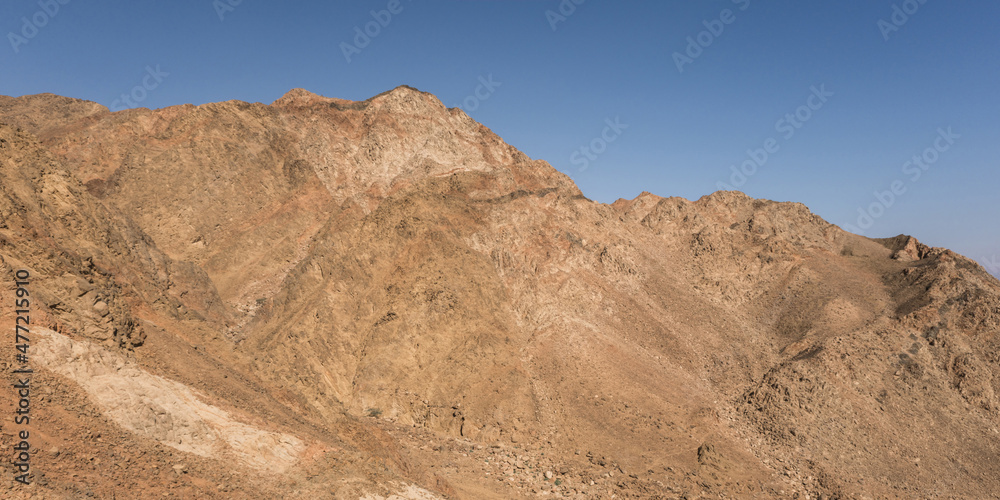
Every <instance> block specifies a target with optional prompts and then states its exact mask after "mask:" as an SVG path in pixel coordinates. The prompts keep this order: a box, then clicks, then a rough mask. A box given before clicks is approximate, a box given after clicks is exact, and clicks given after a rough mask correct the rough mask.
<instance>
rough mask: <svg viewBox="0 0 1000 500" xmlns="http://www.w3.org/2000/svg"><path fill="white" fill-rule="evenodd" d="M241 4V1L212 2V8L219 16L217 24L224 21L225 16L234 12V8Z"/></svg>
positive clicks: (220, 0) (217, 0)
mask: <svg viewBox="0 0 1000 500" xmlns="http://www.w3.org/2000/svg"><path fill="white" fill-rule="evenodd" d="M241 3H243V0H214V1H213V2H212V8H213V9H215V13H216V14H218V15H219V22H222V21H225V20H226V14H228V13H230V12H233V11H234V10H236V7H239V6H240V4H241Z"/></svg>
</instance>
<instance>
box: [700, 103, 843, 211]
mask: <svg viewBox="0 0 1000 500" xmlns="http://www.w3.org/2000/svg"><path fill="white" fill-rule="evenodd" d="M809 90H810V94H809V97H806V101H805V103H804V104H802V105H801V106H799V107H797V108H795V110H793V111H792V112H790V113H785V116H783V117H781V118H779V119H778V121H776V122H775V123H774V130H775V132H778V133H779V134H781V140H784V141H787V140H789V139H791V138H792V137H794V136H795V134H796V132H797V131H798V130H799V129H801V128H802V127H804V126H805V124H806V122H808V121H809V120H811V119H812V118H813V116H814V115H815V113H816V112H817V111H819V110H820V109H823V106H824V105H826V103H827V101H828V100H830V98H831V97H833V92H830V91H829V90H826V85H825V84H820V86H819V87H817V86H815V85H813V86H812V87H809ZM780 150H781V141H779V140H778V138H777V137H775V136H771V137H768V138H767V139H764V141H763V143H761V146H760V147H759V148H756V149H748V150H747V159H746V160H743V163H741V164H740V166H739V167H737V166H736V165H731V166H730V167H729V170H730V171H732V174H730V175H729V182H730V183H729V184H727V183H725V182H722V181H719V182H717V183H715V188H716V189H719V190H724V191H736V190H737V189H738V188H739V187H741V186H743V185H744V184H746V183H747V181H748V180H749V179H750V178H751V177H753V176H754V175H755V174H756V173H757V171H758V170H759V169H760V168H761V167H763V166H764V165H765V164H766V163H767V160H769V159H770V158H771V156H773V155H774V154H775V153H777V152H778V151H780Z"/></svg>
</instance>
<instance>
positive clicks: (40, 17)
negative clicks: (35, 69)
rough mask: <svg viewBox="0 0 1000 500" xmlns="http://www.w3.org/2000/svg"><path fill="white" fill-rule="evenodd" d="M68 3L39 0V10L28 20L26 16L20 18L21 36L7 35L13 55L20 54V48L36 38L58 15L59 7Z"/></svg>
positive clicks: (15, 34) (64, 1) (55, 0)
mask: <svg viewBox="0 0 1000 500" xmlns="http://www.w3.org/2000/svg"><path fill="white" fill-rule="evenodd" d="M69 2H70V0H39V1H38V7H39V8H40V10H38V11H36V12H35V13H34V14H32V15H31V17H30V18H29V17H27V16H25V17H22V18H21V34H17V33H14V32H13V31H11V32H8V33H7V40H8V41H10V46H11V47H12V48H13V49H14V53H15V54H17V53H20V52H21V46H22V45H27V44H28V43H29V42H30V41H31V40H32V39H34V38H35V37H36V36H38V31H39V30H40V29H42V28H44V27H46V26H48V24H49V21H51V20H52V19H53V18H54V17H56V15H57V14H59V6H60V5H67V4H69Z"/></svg>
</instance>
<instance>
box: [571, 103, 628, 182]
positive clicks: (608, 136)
mask: <svg viewBox="0 0 1000 500" xmlns="http://www.w3.org/2000/svg"><path fill="white" fill-rule="evenodd" d="M604 124H605V127H604V130H602V131H601V134H600V135H598V136H597V137H595V138H594V139H593V140H591V141H590V143H589V144H587V145H586V146H582V147H580V148H579V149H577V150H576V151H574V152H573V154H571V155H570V156H569V162H570V163H572V164H573V165H579V168H578V169H577V172H578V173H579V172H584V171H586V170H587V169H588V168H590V163H591V162H593V161H597V157H598V156H600V155H602V154H604V152H605V151H607V150H608V145H609V144H611V143H613V142H615V141H616V140H618V138H619V137H621V135H622V131H624V130H625V129H627V128H628V125H627V124H625V123H622V122H621V118H620V117H617V116H616V117H615V119H614V120H612V119H611V118H607V119H605V120H604Z"/></svg>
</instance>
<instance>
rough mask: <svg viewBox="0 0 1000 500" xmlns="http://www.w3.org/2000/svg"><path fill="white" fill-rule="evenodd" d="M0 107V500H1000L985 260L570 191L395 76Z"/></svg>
mask: <svg viewBox="0 0 1000 500" xmlns="http://www.w3.org/2000/svg"><path fill="white" fill-rule="evenodd" d="M0 123H4V124H5V125H0V195H2V196H0V265H2V267H3V273H4V276H5V286H4V288H3V290H2V293H0V301H2V302H0V303H2V304H3V306H2V308H0V313H2V317H3V321H4V322H5V323H4V324H6V325H13V323H14V314H15V313H14V307H13V304H14V297H13V294H14V288H15V287H14V272H15V270H17V269H28V270H30V272H31V274H32V276H33V279H32V283H31V287H32V290H33V293H34V295H33V298H34V302H33V304H32V308H33V310H32V313H33V316H32V329H33V331H34V332H35V333H33V335H34V337H35V338H33V346H32V349H33V358H32V363H33V365H34V366H35V367H36V372H37V373H36V375H35V379H34V381H33V384H35V386H36V391H37V393H36V395H35V396H34V399H33V410H32V411H35V412H36V413H35V415H34V417H33V425H34V427H33V428H34V429H36V430H37V433H36V432H33V433H32V435H33V436H37V437H36V438H34V442H33V443H32V446H34V447H35V448H36V449H37V451H36V455H35V458H34V461H35V462H34V464H33V467H34V469H33V470H34V471H36V475H35V477H34V480H35V482H36V484H35V485H34V486H31V487H25V486H23V485H21V484H18V483H15V482H13V481H12V480H11V479H10V477H11V476H10V475H7V476H6V477H5V478H4V479H3V480H2V481H3V482H9V486H10V487H9V488H5V489H4V493H0V496H2V495H7V497H10V498H31V497H33V496H34V497H37V498H79V497H81V496H83V495H88V494H90V495H93V496H96V497H100V498H112V497H113V496H114V495H118V497H122V496H124V495H125V494H126V493H127V492H136V491H138V492H140V493H139V494H140V495H142V496H143V497H148V498H163V497H176V498H191V497H203V498H204V497H221V498H227V497H231V498H277V497H288V498H324V497H331V498H359V497H364V496H367V498H470V499H473V498H475V499H478V498H529V497H535V496H543V495H546V496H556V497H567V498H612V497H614V498H696V497H699V496H702V497H707V498H732V497H750V496H754V497H781V498H784V497H794V496H797V497H798V498H828V499H830V498H862V497H899V498H904V497H934V496H942V497H962V498H984V497H997V496H998V494H997V492H998V491H1000V429H998V427H1000V423H998V418H1000V398H998V394H1000V339H998V335H1000V282H998V281H997V280H996V278H994V277H992V276H990V275H989V274H988V273H986V272H985V271H984V270H983V269H982V268H981V267H980V266H979V265H978V264H976V263H975V262H973V261H972V260H970V259H967V258H965V257H963V256H960V255H957V254H955V253H953V252H951V251H949V250H946V249H942V248H928V247H926V246H925V245H923V244H921V243H919V242H917V241H916V240H915V239H913V238H910V237H907V236H899V237H896V238H891V239H884V240H874V239H869V238H864V237H861V236H857V235H853V234H850V233H847V232H845V231H843V230H841V229H840V228H838V227H836V226H834V225H831V224H829V223H827V222H826V221H824V220H822V219H821V218H820V217H818V216H816V215H814V214H812V213H811V212H810V211H809V210H808V209H807V208H806V207H805V206H803V205H801V204H795V203H776V202H772V201H768V200H754V199H751V198H749V197H747V196H745V195H743V194H741V193H738V192H719V193H715V194H712V195H710V196H705V197H703V198H701V199H699V200H697V201H689V200H686V199H682V198H663V197H660V196H656V195H653V194H649V193H643V194H642V195H640V196H638V197H637V198H635V199H634V200H619V201H617V202H616V203H613V204H611V205H606V204H601V203H597V202H594V201H591V200H589V199H587V198H586V197H584V196H583V195H582V194H581V192H580V191H579V190H578V189H577V188H576V186H575V185H574V184H573V182H572V181H571V180H570V179H568V178H567V177H566V176H564V175H563V174H561V173H559V172H557V171H556V170H555V169H553V168H552V167H551V166H549V165H548V164H547V163H545V162H543V161H538V160H532V159H530V158H528V157H527V156H526V155H524V154H523V153H521V152H519V151H517V150H516V149H515V148H514V147H512V146H510V145H507V144H506V143H504V142H503V140H501V139H500V138H499V137H497V136H496V135H495V134H493V133H492V132H491V131H490V130H489V129H487V128H486V127H484V126H483V125H481V124H479V123H477V122H475V121H474V120H472V119H471V118H469V117H468V116H467V115H465V114H464V113H463V112H462V111H461V110H458V109H448V108H446V107H445V106H443V105H442V104H441V102H440V101H438V100H437V99H436V98H435V97H434V96H432V95H430V94H427V93H424V92H420V91H417V90H415V89H412V88H409V87H399V88H397V89H394V90H392V91H389V92H386V93H383V94H380V95H378V96H375V97H373V98H371V99H369V100H366V101H362V102H355V101H346V100H341V99H332V98H325V97H321V96H317V95H315V94H311V93H309V92H306V91H304V90H293V91H291V92H289V93H288V94H286V95H285V96H284V97H282V98H280V99H278V100H277V101H275V102H274V103H272V104H271V105H264V104H260V103H255V104H249V103H244V102H237V101H229V102H224V103H215V104H206V105H203V106H191V105H185V106H175V107H171V108H165V109H160V110H147V109H135V110H128V111H122V112H117V113H110V112H109V111H108V110H107V109H105V108H103V107H102V106H100V105H98V104H96V103H91V102H86V101H80V100H76V99H70V98H66V97H59V96H54V95H38V96H25V97H18V98H11V97H0ZM6 353H9V354H6ZM2 359H3V360H4V362H5V365H4V368H5V370H6V371H8V372H10V371H11V370H12V369H13V368H15V367H16V366H14V351H13V347H12V346H8V347H7V348H5V355H4V356H3V358H2ZM8 393H9V391H8ZM2 401H3V404H4V407H3V408H0V411H3V412H5V415H10V414H12V413H13V411H14V405H15V404H16V401H14V400H13V399H11V398H8V397H7V396H5V397H4V399H3V400H2ZM4 419H5V420H6V419H7V417H6V416H5V417H4ZM5 426H6V424H5ZM0 439H2V442H0V445H2V446H3V447H4V448H6V449H11V448H12V447H13V444H14V435H13V434H12V432H11V430H9V429H8V428H7V427H4V429H3V431H2V434H0ZM135 485H138V487H137V486H135ZM393 495H396V496H393Z"/></svg>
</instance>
